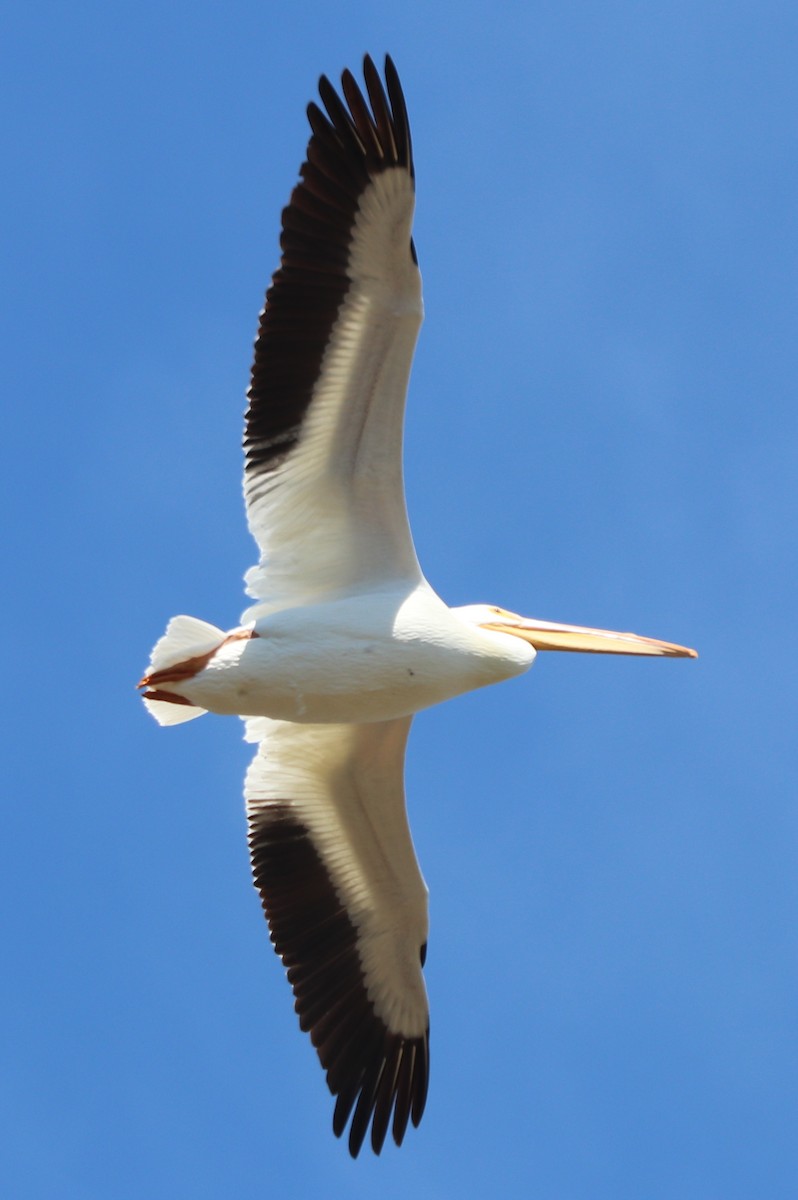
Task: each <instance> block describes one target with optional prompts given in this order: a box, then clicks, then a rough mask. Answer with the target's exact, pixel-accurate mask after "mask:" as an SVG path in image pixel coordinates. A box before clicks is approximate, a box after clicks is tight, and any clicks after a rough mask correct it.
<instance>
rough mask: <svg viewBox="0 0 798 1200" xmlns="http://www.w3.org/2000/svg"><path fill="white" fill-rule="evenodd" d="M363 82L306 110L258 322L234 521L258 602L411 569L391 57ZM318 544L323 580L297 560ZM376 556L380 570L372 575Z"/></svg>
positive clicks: (322, 85) (406, 312) (405, 276)
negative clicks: (241, 512)
mask: <svg viewBox="0 0 798 1200" xmlns="http://www.w3.org/2000/svg"><path fill="white" fill-rule="evenodd" d="M363 71H364V77H365V83H366V93H367V97H368V99H366V97H364V95H363V93H362V92H361V90H360V88H359V87H358V85H357V83H356V82H355V79H354V77H353V76H352V74H351V73H350V72H349V71H345V72H344V73H343V75H342V82H341V91H342V97H341V96H339V95H338V94H337V92H336V91H335V89H334V88H333V86H332V85H331V83H330V82H329V80H328V79H327V78H326V77H325V76H322V78H321V80H320V82H319V93H320V96H321V99H322V101H323V104H324V107H325V109H326V114H325V113H323V112H322V111H321V109H320V108H319V107H318V106H317V105H316V104H313V103H311V104H310V105H309V106H308V119H309V122H310V125H311V130H312V134H311V138H310V141H309V143H308V147H307V152H306V161H305V162H304V163H303V165H302V168H301V171H300V182H299V183H298V184H297V185H296V187H295V188H294V191H293V193H292V195H291V200H290V203H289V204H288V206H287V207H286V208H285V209H284V211H283V217H282V235H281V238H280V245H281V249H282V257H281V263H280V267H279V269H278V270H277V272H276V273H275V275H274V277H273V280H272V283H271V286H270V287H269V290H268V292H267V293H266V303H265V306H264V309H263V311H262V313H261V316H260V325H259V330H258V336H257V340H256V343H255V357H254V363H253V367H252V378H251V384H250V388H249V392H248V397H249V407H248V410H247V414H246V428H245V436H244V448H245V459H246V465H245V474H244V492H245V496H246V501H247V514H248V520H249V525H250V529H251V531H252V533H253V535H254V537H255V539H256V541H257V542H258V544H259V546H260V549H261V552H262V553H261V563H260V565H259V566H258V567H256V568H254V569H253V571H252V572H250V573H249V575H248V577H247V584H248V591H249V594H250V595H253V596H255V597H256V598H258V599H264V598H271V597H272V596H273V595H275V594H276V595H277V596H278V597H279V596H280V595H281V593H282V594H287V595H288V596H289V597H290V598H292V599H293V598H294V594H295V595H296V596H297V597H299V598H301V599H304V600H307V599H308V598H309V597H311V596H313V595H314V594H315V595H318V594H320V592H329V591H330V590H331V588H330V587H329V585H328V584H324V585H323V581H324V580H328V581H329V579H330V578H332V580H333V581H334V582H335V583H338V584H340V585H341V590H345V588H346V586H347V583H348V582H352V581H354V582H359V581H360V579H361V578H362V576H363V574H364V573H365V575H366V577H368V576H369V575H370V574H371V575H373V574H374V573H375V571H379V572H381V573H382V574H383V575H384V574H385V573H386V572H389V571H390V568H391V565H392V561H393V564H394V565H395V566H396V570H395V574H396V575H400V574H405V575H406V574H409V573H413V572H414V571H415V570H416V569H417V563H416V562H415V555H414V552H413V551H412V541H411V539H410V534H409V529H408V528H407V519H406V515H405V513H404V494H403V489H402V472H401V442H402V424H403V414H404V399H405V392H406V388H407V379H408V376H409V371H410V364H411V361H412V355H413V350H414V348H415V342H416V337H417V334H418V328H419V326H420V323H421V314H422V306H421V285H420V276H419V274H418V268H417V265H416V263H415V253H414V251H413V249H412V242H411V225H412V215H413V204H414V179H413V156H412V146H411V141H410V129H409V124H408V118H407V110H406V107H405V102H404V97H403V94H402V89H401V86H400V83H399V78H398V75H397V73H396V69H395V67H394V66H393V63H392V61H391V59H390V58H386V61H385V87H384V86H383V84H382V81H381V79H380V76H379V74H378V72H377V69H376V67H375V66H374V63H373V61H372V60H371V58H369V57H366V59H365V61H364V67H363ZM397 493H398V494H397ZM370 531H371V532H372V533H373V535H374V536H373V537H372V538H371V539H370V538H369V532H370ZM331 535H334V537H335V539H336V542H337V546H336V556H337V562H338V573H337V574H336V573H333V574H332V576H331V575H330V569H329V567H330V564H325V563H318V565H317V566H314V564H315V563H316V558H315V557H314V555H312V554H309V553H305V543H312V545H310V544H308V545H307V549H308V550H311V549H315V550H316V551H318V552H321V554H322V557H323V552H324V549H325V546H329V543H330V537H331ZM378 535H379V536H378ZM297 539H299V542H298V541H297ZM370 540H371V542H372V545H371V546H370V547H367V543H368V542H369V541H370ZM347 541H348V542H349V544H348V545H347ZM298 546H299V549H300V550H301V562H302V567H301V570H300V569H299V568H298V566H297V560H298V559H299V558H300V554H298V553H297V549H298ZM380 546H382V550H381V551H380ZM366 550H370V553H368V554H365V553H360V551H364V552H365V551H366ZM374 551H377V557H378V558H379V557H380V556H381V555H382V557H383V559H384V561H383V562H382V563H379V564H377V566H376V567H375V566H374V565H373V560H374ZM265 568H268V569H267V570H266V569H265ZM314 570H315V573H316V575H317V580H316V581H315V582H314V579H313V574H314ZM347 575H348V576H349V577H350V578H349V579H346V578H344V577H346V576H347Z"/></svg>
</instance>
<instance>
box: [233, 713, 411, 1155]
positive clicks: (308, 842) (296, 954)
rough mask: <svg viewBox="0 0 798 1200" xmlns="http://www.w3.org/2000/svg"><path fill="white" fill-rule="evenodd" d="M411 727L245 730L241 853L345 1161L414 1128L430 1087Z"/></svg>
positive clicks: (258, 723)
mask: <svg viewBox="0 0 798 1200" xmlns="http://www.w3.org/2000/svg"><path fill="white" fill-rule="evenodd" d="M409 727H410V718H404V719H402V720H398V721H390V722H384V723H375V724H373V725H363V726H351V725H348V726H347V725H315V726H305V725H301V726H300V725H294V724H289V723H287V722H279V721H269V720H265V719H263V718H258V719H256V720H251V721H249V722H248V723H247V737H248V739H249V740H256V739H259V740H260V746H259V750H258V753H257V755H256V757H255V759H254V760H253V763H252V765H251V766H250V769H249V771H248V773H247V780H246V787H245V791H246V798H247V817H248V821H249V846H250V855H251V860H252V870H253V875H254V879H255V885H256V887H257V889H258V891H259V892H260V897H261V903H262V905H263V909H264V911H265V914H266V917H267V920H268V922H269V930H270V935H271V940H272V942H273V943H274V947H275V949H276V951H277V953H278V955H279V956H280V958H281V959H282V961H283V963H284V965H285V966H286V968H287V974H288V980H289V983H290V984H291V987H292V989H293V992H294V996H295V1001H296V1002H295V1008H296V1011H297V1013H298V1015H299V1023H300V1027H301V1028H302V1029H303V1030H304V1031H305V1032H307V1033H309V1034H310V1037H311V1041H312V1042H313V1045H314V1046H315V1047H316V1051H317V1053H318V1056H319V1059H320V1061H321V1065H322V1067H323V1068H324V1070H325V1072H326V1076H327V1083H328V1086H329V1088H330V1091H331V1092H332V1093H333V1095H334V1096H336V1098H337V1100H336V1105H335V1112H334V1116H333V1130H334V1132H335V1133H336V1135H337V1136H340V1135H341V1134H342V1133H343V1131H344V1129H345V1128H346V1125H347V1123H349V1121H350V1117H351V1124H350V1131H349V1150H350V1153H351V1154H352V1156H353V1157H354V1156H356V1155H357V1154H358V1153H359V1151H360V1148H361V1146H362V1144H363V1141H364V1139H365V1137H366V1134H367V1132H368V1129H369V1125H370V1126H371V1145H372V1148H373V1150H374V1151H375V1153H377V1154H379V1153H380V1151H381V1149H382V1146H383V1142H384V1140H385V1136H386V1133H387V1131H388V1128H389V1126H391V1127H392V1134H393V1138H394V1141H395V1142H396V1144H397V1145H400V1144H401V1142H402V1139H403V1138H404V1135H405V1131H406V1129H407V1124H408V1121H409V1120H412V1122H413V1124H414V1125H418V1123H419V1121H420V1120H421V1116H422V1113H423V1111H424V1105H425V1102H426V1095H427V1084H428V1077H429V1010H428V1006H427V998H426V991H425V988H424V981H423V976H422V972H421V966H422V962H423V958H424V954H425V947H426V941H427V928H428V925H427V891H426V887H425V885H424V881H423V879H422V877H421V874H420V872H419V869H418V864H417V862H416V858H415V854H414V851H413V845H412V841H411V839H410V831H409V829H408V825H407V818H406V814H405V805H404V788H403V782H402V770H403V760H404V748H405V743H406V740H407V733H408V730H409Z"/></svg>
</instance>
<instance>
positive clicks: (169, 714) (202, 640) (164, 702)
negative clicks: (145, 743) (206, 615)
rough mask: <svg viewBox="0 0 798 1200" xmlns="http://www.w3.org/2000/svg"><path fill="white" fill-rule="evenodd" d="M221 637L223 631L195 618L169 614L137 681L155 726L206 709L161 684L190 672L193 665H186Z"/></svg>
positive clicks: (178, 721)
mask: <svg viewBox="0 0 798 1200" xmlns="http://www.w3.org/2000/svg"><path fill="white" fill-rule="evenodd" d="M224 639H225V633H224V631H223V630H221V629H217V627H216V626H215V625H209V624H208V622H207V621H200V620H199V618H198V617H172V620H171V621H170V622H169V624H168V625H167V627H166V633H165V634H164V635H163V637H162V638H160V640H159V641H157V642H156V643H155V646H154V647H153V651H152V654H151V655H150V665H149V666H148V667H147V670H146V671H145V672H144V676H143V677H142V679H141V681H140V682H139V684H138V686H139V688H146V689H147V690H146V691H144V692H142V697H141V698H142V700H143V701H144V703H145V705H146V706H147V709H148V710H149V711H150V712H151V713H152V715H153V716H154V717H155V720H156V721H157V722H158V724H159V725H180V724H181V723H182V722H183V721H191V720H193V718H194V717H201V716H202V714H203V713H204V712H206V711H207V710H206V709H204V708H196V707H195V706H194V705H193V704H191V703H190V702H189V701H188V700H186V699H185V698H184V697H183V696H179V695H178V694H177V693H176V692H174V691H170V690H169V689H168V687H164V686H162V685H163V684H168V683H169V682H176V681H178V680H179V679H181V678H188V677H189V676H190V675H192V674H194V673H195V670H196V669H197V668H196V667H194V669H192V670H188V669H187V668H188V667H189V665H192V666H193V662H194V660H196V659H201V658H202V657H203V656H204V655H206V654H207V655H210V654H211V653H213V651H214V650H216V649H218V647H219V645H220V643H221V642H223V641H224Z"/></svg>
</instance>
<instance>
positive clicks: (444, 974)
mask: <svg viewBox="0 0 798 1200" xmlns="http://www.w3.org/2000/svg"><path fill="white" fill-rule="evenodd" d="M13 7H14V10H15V11H14V12H13V14H7V15H6V16H5V17H4V18H3V30H2V39H1V41H2V46H3V52H4V58H5V60H6V61H5V64H4V66H3V70H2V72H0V89H2V92H3V95H4V101H5V103H4V108H5V111H6V113H7V114H10V116H9V115H7V116H6V120H5V121H4V123H3V124H4V128H3V132H2V134H1V135H0V136H1V137H2V141H3V148H2V163H3V176H4V184H3V187H2V190H0V220H1V221H2V227H3V233H4V235H6V236H5V238H4V241H5V242H6V246H5V251H4V256H5V259H6V266H5V270H4V287H3V293H4V299H5V301H6V302H7V303H6V305H5V315H4V318H3V323H2V338H3V341H4V349H3V353H2V360H3V375H4V384H3V392H4V399H5V410H4V411H5V417H4V436H3V439H2V446H0V454H2V464H0V465H1V467H2V469H1V471H0V480H1V481H2V486H3V488H4V489H5V497H6V498H5V502H4V514H5V515H7V516H8V517H9V521H8V528H7V533H6V539H7V540H6V550H5V562H6V575H5V587H4V588H3V594H2V600H3V612H4V631H5V636H4V638H3V664H4V670H3V676H4V686H3V707H4V714H5V715H4V719H3V732H4V734H5V748H4V751H3V766H4V770H3V783H4V787H3V791H4V793H5V805H4V825H3V837H2V839H1V844H0V893H1V894H0V904H1V905H2V912H3V918H4V919H3V926H4V933H3V972H2V974H3V987H2V990H1V992H0V1027H1V1028H2V1030H3V1035H2V1062H0V1095H1V1096H2V1129H3V1135H2V1145H0V1191H1V1192H2V1194H3V1195H4V1196H8V1197H14V1198H15V1200H49V1198H51V1197H52V1198H56V1200H73V1198H75V1200H77V1198H80V1200H84V1198H85V1200H94V1198H99V1200H134V1198H135V1200H141V1198H142V1197H147V1198H148V1200H151V1198H155V1200H160V1198H161V1197H164V1198H166V1197H168V1198H169V1200H182V1198H183V1197H188V1198H191V1200H228V1198H230V1197H239V1196H241V1197H244V1196H246V1197H255V1196H262V1197H280V1200H292V1198H294V1197H296V1198H304V1197H308V1196H317V1195H324V1196H325V1197H332V1198H334V1200H335V1198H337V1197H373V1196H375V1195H379V1196H380V1197H381V1198H385V1200H393V1198H394V1197H396V1198H398V1197H402V1198H405V1197H407V1196H423V1197H425V1198H427V1197H431V1198H435V1200H438V1198H440V1200H444V1198H445V1200H449V1198H450V1197H457V1198H458V1200H459V1198H466V1200H471V1198H475V1200H476V1198H482V1197H486V1196H489V1195H490V1196H493V1195H501V1196H507V1197H536V1198H537V1197H541V1198H542V1200H585V1198H590V1200H595V1198H596V1197H598V1198H601V1200H603V1198H604V1197H607V1198H608V1200H674V1198H678V1200H737V1198H749V1197H750V1198H751V1200H761V1198H762V1197H767V1198H768V1200H781V1198H782V1197H784V1198H789V1197H793V1196H794V1195H795V1194H796V1191H795V1189H796V1178H798V1161H796V1160H798V1152H797V1150H796V1145H797V1143H796V1128H798V1111H797V1110H798V1105H797V1104H796V1099H798V1097H797V1096H796V1087H797V1085H796V1080H797V1079H798V1039H797V1037H796V1035H797V1034H798V1027H797V1026H798V1023H797V1021H796V1013H798V939H797V938H796V915H797V912H796V910H797V909H798V884H797V882H796V881H797V880H798V870H797V867H798V787H796V757H797V754H796V720H795V717H796V703H795V681H794V676H795V653H796V640H795V635H794V630H795V621H796V590H797V588H796V584H798V553H797V551H796V524H797V517H798V513H797V512H796V482H797V480H798V419H797V418H796V377H797V375H798V371H797V370H796V368H798V353H797V352H796V344H797V341H798V339H796V289H797V287H798V283H797V281H798V270H797V268H798V262H797V261H796V259H797V257H798V256H797V255H796V249H797V244H796V243H797V234H796V229H797V228H798V222H797V221H796V213H797V212H798V196H797V195H796V191H797V189H796V181H797V175H798V171H797V170H796V155H797V154H798V134H797V133H796V130H797V129H798V126H797V125H796V112H798V73H797V72H796V65H795V64H796V51H797V50H798V7H796V5H795V3H794V0H789V2H787V0H785V2H784V3H775V2H768V0H760V2H759V3H734V2H731V3H720V2H719V0H717V2H710V0H689V2H688V0H683V2H681V0H680V2H675V3H670V4H649V3H640V2H638V0H626V2H619V0H606V2H605V3H601V4H599V3H588V2H587V0H583V2H581V3H577V2H570V0H558V2H557V3H551V2H545V3H544V2H539V0H524V2H523V3H521V2H517V3H500V2H497V0H493V2H491V3H486V2H484V0H461V2H460V3H459V4H457V6H453V5H444V4H437V5H436V4H430V3H421V2H419V0H405V2H404V3H402V4H400V5H393V6H386V5H379V4H374V3H368V4H367V3H362V2H360V0H353V2H352V3H346V4H331V3H321V2H320V0H308V2H307V3H296V4H293V5H290V4H287V3H283V4H277V3H275V2H273V0H272V2H269V0H260V2H259V3H255V2H254V0H230V2H229V3H226V4H211V3H208V2H207V0H192V2H191V3H187V2H185V0H174V2H167V3H164V2H163V0H159V3H153V2H152V0H137V2H136V3H135V4H134V3H130V2H129V0H120V2H118V3H113V4H107V3H99V2H93V3H92V2H86V0H78V2H77V3H75V4H70V5H64V4H55V3H53V2H52V0H42V2H40V3H37V4H31V5H16V6H13ZM366 50H368V51H370V52H371V53H372V54H374V55H375V56H380V57H381V56H382V54H383V53H384V52H385V51H386V50H389V51H390V52H391V54H392V55H393V56H394V58H395V60H396V63H397V66H398V68H399V70H400V73H401V76H402V79H403V83H404V87H405V91H406V94H407V99H408V104H409V108H410V115H411V121H412V128H413V137H414V144H415V154H416V166H417V180H418V212H417V222H416V244H417V246H418V252H419V259H420V263H421V267H422V271H423V273H424V280H425V294H426V305H427V320H426V324H425V326H424V329H423V330H422V335H421V342H420V347H419V351H418V354H417V358H416V363H415V367H414V373H413V379H412V383H411V398H410V404H409V412H408V428H407V445H406V450H407V488H408V496H409V504H410V511H411V517H412V521H413V527H414V533H415V537H416V542H417V547H418V551H419V555H420V558H421V561H422V563H423V564H424V566H425V568H426V571H427V573H428V575H429V577H430V580H431V582H432V583H433V585H434V586H435V587H436V588H437V589H438V590H439V591H440V593H441V594H442V595H443V596H444V598H445V599H447V600H448V601H450V602H451V603H467V602H469V601H473V602H476V601H488V602H493V603H498V604H501V605H503V606H504V607H508V608H512V609H515V610H517V611H520V612H526V613H530V614H532V615H536V616H540V617H544V618H549V619H552V620H564V621H574V622H579V623H587V624H591V625H605V626H610V627H614V628H620V629H627V628H628V629H633V630H635V631H636V632H639V633H643V634H650V635H653V636H658V637H662V638H666V639H669V640H673V641H678V642H683V643H687V644H689V645H694V646H696V647H698V649H699V650H700V652H701V657H700V659H699V660H698V662H681V661H667V660H661V661H657V660H652V661H634V660H630V659H617V660H611V659H601V658H595V657H590V656H587V657H582V656H568V655H563V656H543V657H542V658H541V659H540V660H539V661H538V662H537V663H536V664H535V666H534V668H533V670H532V672H531V673H530V675H528V676H526V677H525V678H523V679H520V680H516V681H514V682H513V683H511V684H506V685H503V686H502V687H499V688H494V689H488V690H486V691H483V692H481V693H478V694H475V695H472V696H469V697H466V698H464V699H461V700H459V701H456V702H453V703H451V704H449V705H447V706H445V707H443V708H440V709H438V710H433V711H431V712H429V713H426V714H424V715H422V716H421V717H420V718H419V719H418V720H417V722H416V724H415V727H414V731H413V734H412V737H411V744H410V753H409V761H408V769H407V782H408V794H409V807H410V815H411V821H412V826H413V831H414V836H415V841H416V847H417V851H418V854H419V858H420V860H421V865H422V869H423V871H424V874H425V877H426V879H427V882H428V884H429V887H430V891H431V919H432V930H431V936H430V945H429V958H428V964H427V978H428V986H429V992H430V999H431V1004H432V1079H431V1089H430V1098H429V1104H428V1108H427V1113H426V1115H425V1118H424V1121H423V1124H422V1126H421V1128H420V1129H419V1130H417V1131H414V1130H411V1131H410V1132H409V1134H408V1137H407V1139H406V1141H405V1145H404V1146H403V1147H402V1149H401V1150H399V1151H397V1150H396V1149H395V1148H394V1147H393V1146H387V1147H386V1149H385V1151H384V1152H383V1156H382V1158H381V1159H379V1160H375V1159H373V1158H372V1157H371V1156H370V1155H369V1154H368V1153H367V1152H365V1151H364V1153H363V1155H362V1157H361V1159H360V1160H358V1161H357V1162H356V1163H353V1162H352V1161H351V1160H350V1159H349V1157H348V1154H347V1152H346V1147H345V1145H343V1144H341V1143H338V1142H336V1140H335V1139H334V1138H333V1136H332V1133H331V1131H330V1118H331V1108H332V1106H331V1101H330V1098H329V1096H328V1094H327V1091H326V1087H325V1084H324V1080H323V1076H322V1073H321V1071H320V1068H319V1066H318V1063H317V1061H316V1058H315V1054H314V1053H313V1051H312V1048H311V1047H310V1045H309V1043H308V1042H307V1041H306V1039H305V1038H304V1037H303V1036H302V1035H301V1034H300V1033H299V1031H298V1028H297V1024H296V1018H295V1016H294V1014H293V1011H292V1001H291V997H290V994H289V990H288V987H287V985H286V983H285V981H284V979H283V978H282V970H281V968H280V965H279V963H278V962H277V960H276V958H275V957H274V955H273V953H272V951H271V949H270V946H269V943H268V939H267V932H266V927H265V923H264V922H263V919H262V916H261V914H260V908H259V904H258V901H257V898H256V895H255V893H254V891H253V889H252V887H251V885H250V882H249V874H248V864H247V855H246V849H245V840H244V818H243V810H242V800H241V786H242V778H243V773H244V769H245V765H246V762H247V759H248V756H249V753H250V749H249V748H248V747H246V746H245V745H244V744H243V742H242V740H241V733H242V730H241V728H240V726H239V724H238V723H237V722H236V721H233V720H226V719H220V718H214V719H211V718H207V717H206V718H203V719H202V720H201V721H197V722H194V723H192V724H190V725H188V726H184V727H180V728H178V729H174V730H169V729H159V728H158V727H157V726H156V725H155V723H154V722H153V721H152V720H151V719H150V718H149V717H148V716H147V715H146V713H145V712H144V710H143V708H142V706H141V705H140V704H139V702H138V701H137V699H136V695H135V692H134V684H135V682H136V680H137V679H138V677H139V675H140V674H141V671H142V669H143V667H144V665H145V664H146V660H147V655H148V652H149V649H150V647H151V645H152V643H153V642H154V641H155V639H156V638H157V637H158V636H159V635H160V634H161V632H162V630H163V627H164V625H165V622H166V620H167V619H168V618H169V617H170V616H171V615H173V614H174V613H178V612H189V613H193V614H196V615H197V616H201V617H203V618H205V619H207V620H209V621H212V622H214V623H216V624H218V625H221V626H224V627H230V626H232V625H235V624H236V623H237V620H238V617H239V614H240V612H241V610H242V609H243V607H244V597H243V594H242V586H241V582H240V581H241V575H242V573H243V571H244V569H245V568H246V567H247V566H248V565H250V563H251V562H252V561H254V544H252V543H251V542H250V540H249V536H248V534H247V532H246V529H245V525H244V519H243V510H242V503H241V499H240V490H239V477H240V449H239V442H240V432H241V415H242V412H243V407H244V400H243V393H244V389H245V386H246V382H247V374H248V368H249V360H250V352H251V344H252V340H253V337H254V332H255V327H256V319H257V313H258V309H259V307H260V305H261V302H262V296H263V291H264V289H265V286H266V284H267V282H268V279H269V276H270V274H271V272H272V270H273V269H274V267H275V266H276V263H277V237H278V228H279V214H280V209H281V207H282V205H283V204H284V203H285V201H286V200H287V197H288V195H289V192H290V189H291V186H292V184H293V181H294V179H295V177H296V172H297V169H298V166H299V164H300V162H301V159H302V156H303V151H304V147H305V143H306V133H307V130H306V122H305V116H304V109H305V105H306V103H307V101H308V100H309V99H311V98H312V97H313V96H314V94H315V88H316V81H317V78H318V75H319V74H320V73H321V72H322V71H324V72H326V73H328V74H329V75H331V76H333V77H336V78H337V76H338V75H339V73H340V70H341V69H342V68H343V67H344V66H350V67H352V68H356V69H357V70H358V71H359V64H360V60H361V58H362V55H363V52H364V51H366Z"/></svg>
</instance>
